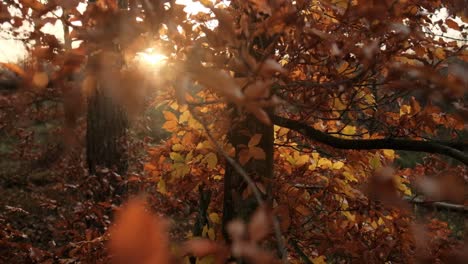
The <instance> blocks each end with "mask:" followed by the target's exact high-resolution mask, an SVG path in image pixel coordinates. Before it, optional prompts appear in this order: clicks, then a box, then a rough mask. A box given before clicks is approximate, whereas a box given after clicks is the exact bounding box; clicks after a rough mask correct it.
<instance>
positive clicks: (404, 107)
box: [400, 105, 411, 116]
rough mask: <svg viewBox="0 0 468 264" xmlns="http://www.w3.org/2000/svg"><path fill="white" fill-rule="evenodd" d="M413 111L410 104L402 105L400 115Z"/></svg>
mask: <svg viewBox="0 0 468 264" xmlns="http://www.w3.org/2000/svg"><path fill="white" fill-rule="evenodd" d="M410 113H411V106H409V105H402V106H401V107H400V116H403V115H407V114H410Z"/></svg>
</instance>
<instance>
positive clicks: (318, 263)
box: [312, 256, 327, 264]
mask: <svg viewBox="0 0 468 264" xmlns="http://www.w3.org/2000/svg"><path fill="white" fill-rule="evenodd" d="M325 260H326V258H325V256H318V257H316V258H313V259H312V263H314V264H327V262H326V261H325Z"/></svg>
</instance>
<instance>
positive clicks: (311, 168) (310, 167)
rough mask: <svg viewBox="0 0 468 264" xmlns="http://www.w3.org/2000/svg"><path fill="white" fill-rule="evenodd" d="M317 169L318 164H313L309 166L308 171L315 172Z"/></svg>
mask: <svg viewBox="0 0 468 264" xmlns="http://www.w3.org/2000/svg"><path fill="white" fill-rule="evenodd" d="M316 168H317V163H315V162H313V163H312V164H311V165H309V167H308V169H309V170H311V171H313V170H315V169H316Z"/></svg>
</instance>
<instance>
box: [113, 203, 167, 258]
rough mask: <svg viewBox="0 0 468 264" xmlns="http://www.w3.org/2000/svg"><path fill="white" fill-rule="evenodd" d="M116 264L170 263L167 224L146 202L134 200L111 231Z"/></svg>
mask: <svg viewBox="0 0 468 264" xmlns="http://www.w3.org/2000/svg"><path fill="white" fill-rule="evenodd" d="M108 246H109V250H110V253H111V256H112V263H114V264H124V263H143V264H149V263H162V264H164V263H169V259H170V255H169V252H170V251H169V243H168V233H167V224H166V221H165V220H164V219H162V218H160V217H158V216H155V215H153V214H152V213H150V212H148V210H147V208H146V203H145V201H144V200H143V199H141V198H140V199H133V200H131V201H129V202H128V203H127V204H126V205H124V206H123V208H122V210H121V211H120V212H119V213H118V214H117V216H116V220H115V225H114V226H112V227H111V229H110V241H109V245H108Z"/></svg>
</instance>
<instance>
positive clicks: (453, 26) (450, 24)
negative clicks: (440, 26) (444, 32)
mask: <svg viewBox="0 0 468 264" xmlns="http://www.w3.org/2000/svg"><path fill="white" fill-rule="evenodd" d="M445 24H447V26H448V27H449V28H451V29H455V30H460V26H459V25H458V23H457V22H455V21H453V20H452V19H450V18H447V19H446V20H445Z"/></svg>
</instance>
